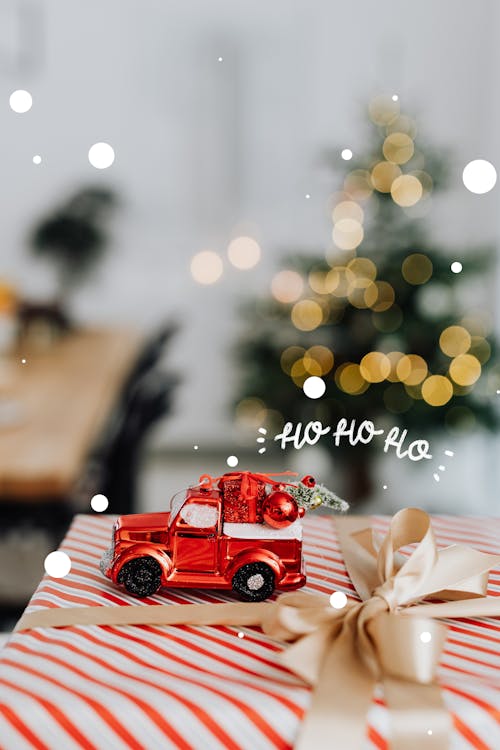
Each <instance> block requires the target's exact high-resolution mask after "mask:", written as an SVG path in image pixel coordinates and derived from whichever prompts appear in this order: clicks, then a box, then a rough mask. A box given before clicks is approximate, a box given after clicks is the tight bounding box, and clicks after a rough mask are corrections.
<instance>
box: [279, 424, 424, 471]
mask: <svg viewBox="0 0 500 750" xmlns="http://www.w3.org/2000/svg"><path fill="white" fill-rule="evenodd" d="M329 433H331V436H332V438H333V440H334V441H335V445H336V446H337V447H338V446H339V445H340V443H341V441H344V440H347V441H348V442H349V443H350V445H357V444H358V443H364V444H365V445H367V444H368V443H370V442H371V441H372V440H373V438H374V437H375V436H376V435H383V434H384V433H385V430H382V429H379V430H377V429H375V425H374V424H373V422H370V420H368V419H365V420H364V421H363V422H361V424H360V425H359V427H358V426H357V425H356V420H355V419H352V420H351V422H350V424H348V422H347V419H339V421H338V422H337V426H336V427H335V430H333V427H332V426H331V425H330V426H328V425H327V426H325V427H323V424H322V422H316V421H314V422H308V423H307V424H306V425H305V427H302V422H297V424H296V425H294V424H293V422H287V423H286V424H285V426H284V427H283V432H281V433H280V434H279V435H276V436H275V438H274V439H275V440H280V441H281V446H280V447H281V449H282V450H284V449H285V448H286V447H287V445H288V444H289V443H291V444H292V445H293V447H294V448H295V449H296V450H300V449H301V448H303V447H304V445H315V444H316V443H317V442H318V440H320V438H322V437H323V436H324V435H328V434H329ZM407 434H408V430H403V431H402V432H401V431H400V429H399V427H391V428H390V430H389V431H388V432H387V435H386V437H385V440H384V453H388V451H389V450H391V449H393V450H395V451H396V456H397V457H398V458H409V459H410V461H421V460H422V459H423V458H427V459H430V458H432V455H431V454H430V453H429V448H430V446H429V443H428V442H427V440H413V441H412V442H410V443H409V444H408V446H407V447H405V442H406V436H407Z"/></svg>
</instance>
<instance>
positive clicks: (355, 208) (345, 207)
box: [332, 201, 364, 224]
mask: <svg viewBox="0 0 500 750" xmlns="http://www.w3.org/2000/svg"><path fill="white" fill-rule="evenodd" d="M342 219H354V221H357V222H358V223H359V224H362V223H363V219H364V211H363V209H362V208H361V206H360V205H359V203H356V202H355V201H340V203H337V205H336V206H335V208H334V209H333V211H332V220H333V222H337V221H341V220H342Z"/></svg>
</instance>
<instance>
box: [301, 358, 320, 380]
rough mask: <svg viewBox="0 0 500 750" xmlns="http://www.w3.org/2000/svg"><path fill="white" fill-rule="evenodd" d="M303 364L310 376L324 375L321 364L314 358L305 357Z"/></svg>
mask: <svg viewBox="0 0 500 750" xmlns="http://www.w3.org/2000/svg"><path fill="white" fill-rule="evenodd" d="M302 363H303V365H304V369H305V371H306V372H307V374H308V375H316V376H318V377H319V376H321V375H322V374H323V370H322V367H321V365H320V363H319V362H318V361H317V360H316V359H314V357H311V355H310V354H305V355H304V357H303V358H302Z"/></svg>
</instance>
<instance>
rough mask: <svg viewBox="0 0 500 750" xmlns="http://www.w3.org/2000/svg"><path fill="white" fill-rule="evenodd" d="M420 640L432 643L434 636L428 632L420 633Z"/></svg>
mask: <svg viewBox="0 0 500 750" xmlns="http://www.w3.org/2000/svg"><path fill="white" fill-rule="evenodd" d="M420 640H421V641H422V643H430V642H431V641H432V635H431V634H430V633H429V631H428V630H423V631H422V632H421V633H420Z"/></svg>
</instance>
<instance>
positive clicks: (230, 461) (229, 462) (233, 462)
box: [226, 456, 239, 468]
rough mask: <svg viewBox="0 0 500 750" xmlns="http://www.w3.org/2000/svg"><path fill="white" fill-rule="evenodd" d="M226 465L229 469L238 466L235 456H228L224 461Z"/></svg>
mask: <svg viewBox="0 0 500 750" xmlns="http://www.w3.org/2000/svg"><path fill="white" fill-rule="evenodd" d="M226 463H227V465H228V466H230V467H231V468H234V467H235V466H238V463H239V461H238V457H237V456H228V457H227V459H226Z"/></svg>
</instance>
